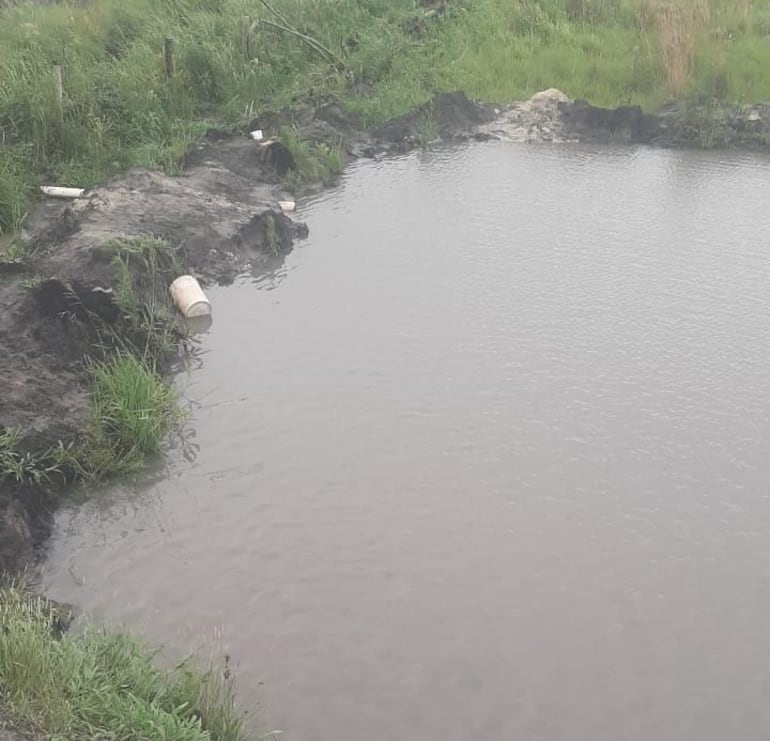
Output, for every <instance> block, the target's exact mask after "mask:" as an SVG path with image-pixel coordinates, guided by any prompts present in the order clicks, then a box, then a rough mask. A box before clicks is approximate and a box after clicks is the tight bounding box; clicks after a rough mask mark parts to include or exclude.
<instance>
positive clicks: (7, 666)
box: [0, 586, 246, 741]
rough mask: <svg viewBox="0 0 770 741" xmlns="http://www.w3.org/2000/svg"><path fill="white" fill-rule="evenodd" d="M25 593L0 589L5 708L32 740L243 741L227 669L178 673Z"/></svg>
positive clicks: (129, 641) (1, 701) (142, 648)
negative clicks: (72, 629) (69, 623)
mask: <svg viewBox="0 0 770 741" xmlns="http://www.w3.org/2000/svg"><path fill="white" fill-rule="evenodd" d="M61 623H62V616H61V614H60V610H57V609H56V608H54V607H53V606H52V605H51V604H50V603H48V602H47V601H46V600H43V599H41V598H39V597H35V596H33V595H30V594H29V593H28V592H26V591H25V590H24V589H21V588H18V587H13V586H10V587H3V588H0V628H1V629H0V706H2V707H3V709H4V718H3V719H4V720H11V721H14V720H15V721H18V722H19V724H20V726H21V727H23V728H24V730H28V731H29V732H31V733H33V734H34V735H35V737H37V736H41V737H45V738H60V739H85V738H105V739H106V738H112V739H118V738H143V739H165V740H166V741H243V740H244V739H245V738H246V731H245V728H244V718H243V715H242V714H241V713H239V712H238V710H237V709H236V706H235V700H234V686H233V678H232V676H231V673H230V669H229V666H228V665H227V662H226V663H225V667H224V668H223V669H219V670H217V669H215V668H214V666H213V664H212V665H210V666H209V668H208V670H206V671H199V670H197V669H196V668H195V667H194V666H193V664H192V662H190V661H189V660H188V661H185V662H182V663H181V664H179V665H178V666H176V668H174V669H173V670H171V671H161V670H160V669H158V668H157V666H156V664H155V659H156V654H157V652H156V651H153V650H151V649H150V648H148V647H147V646H146V645H144V644H143V643H141V642H140V641H137V640H135V639H133V638H131V637H130V636H127V635H110V634H108V633H106V632H104V631H101V630H96V629H95V628H93V627H86V628H85V629H84V630H82V631H78V633H77V634H76V635H71V634H67V633H64V634H62V632H63V630H62V624H61Z"/></svg>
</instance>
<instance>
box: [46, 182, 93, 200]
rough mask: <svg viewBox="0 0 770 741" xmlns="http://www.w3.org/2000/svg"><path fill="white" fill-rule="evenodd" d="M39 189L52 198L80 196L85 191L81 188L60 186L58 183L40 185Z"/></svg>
mask: <svg viewBox="0 0 770 741" xmlns="http://www.w3.org/2000/svg"><path fill="white" fill-rule="evenodd" d="M40 190H42V191H43V193H45V194H46V195H47V196H53V197H54V198H80V196H82V195H83V193H85V190H84V189H83V188H62V187H60V186H58V185H41V186H40Z"/></svg>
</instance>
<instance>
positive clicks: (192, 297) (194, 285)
mask: <svg viewBox="0 0 770 741" xmlns="http://www.w3.org/2000/svg"><path fill="white" fill-rule="evenodd" d="M168 290H169V292H170V293H171V299H172V301H173V302H174V303H175V304H176V307H177V308H178V309H179V311H181V312H182V314H183V315H184V316H185V317H187V319H194V318H196V317H201V316H210V315H211V304H210V303H209V300H208V299H207V298H206V294H205V293H203V289H202V288H201V286H200V283H198V281H197V280H196V279H195V278H194V277H193V276H192V275H180V276H179V277H178V278H177V279H176V280H175V281H174V282H173V283H172V284H171V285H170V286H169V288H168Z"/></svg>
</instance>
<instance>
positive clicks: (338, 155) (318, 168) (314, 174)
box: [280, 128, 345, 185]
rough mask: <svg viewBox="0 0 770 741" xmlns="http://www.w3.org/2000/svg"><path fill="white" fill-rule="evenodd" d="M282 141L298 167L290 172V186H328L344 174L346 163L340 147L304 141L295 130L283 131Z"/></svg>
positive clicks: (288, 178) (288, 179)
mask: <svg viewBox="0 0 770 741" xmlns="http://www.w3.org/2000/svg"><path fill="white" fill-rule="evenodd" d="M280 139H281V143H282V144H283V145H284V146H285V147H286V149H288V150H289V152H290V153H291V156H292V157H293V158H294V163H295V165H296V170H293V171H290V172H289V174H288V176H287V178H286V180H287V182H288V184H289V185H292V184H294V185H299V184H301V183H309V182H321V183H327V184H328V183H331V182H333V180H334V179H335V178H336V177H337V175H339V174H340V173H341V172H342V168H343V166H344V164H345V161H344V157H343V154H342V149H341V148H340V147H329V146H327V145H326V144H314V143H311V142H307V141H304V140H303V139H301V138H300V137H299V136H298V135H297V132H296V131H295V130H294V129H289V128H287V129H283V130H282V131H281V134H280Z"/></svg>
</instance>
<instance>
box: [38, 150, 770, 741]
mask: <svg viewBox="0 0 770 741" xmlns="http://www.w3.org/2000/svg"><path fill="white" fill-rule="evenodd" d="M769 186H770V169H769V168H768V164H767V162H766V161H764V160H758V159H755V158H748V157H734V156H727V155H693V154H685V153H673V152H655V151H648V150H642V149H623V150H612V151H606V150H601V151H597V150H591V149H585V148H579V147H572V146H554V147H537V146H532V147H526V146H517V145H501V144H497V145H492V144H486V145H473V146H470V147H465V148H460V149H447V150H439V151H436V152H431V153H422V154H415V155H413V156H409V157H405V158H402V159H397V160H393V161H389V162H385V163H379V164H375V163H362V164H360V165H358V166H356V167H354V168H352V169H351V170H350V171H349V173H348V174H347V175H346V177H345V180H344V182H343V184H342V185H341V187H340V188H338V189H336V190H334V191H332V192H330V193H327V194H324V195H322V196H320V197H318V198H316V199H314V200H312V201H310V202H306V203H304V204H300V212H299V214H298V216H297V218H299V219H302V220H305V221H307V222H308V224H309V226H310V229H311V237H310V239H309V240H308V241H307V242H305V243H303V244H302V245H301V247H300V248H299V249H297V250H295V252H294V253H292V254H291V255H290V256H289V257H288V258H287V259H286V261H285V263H282V264H281V265H280V267H279V268H278V269H277V272H276V273H275V274H273V275H270V276H268V277H266V278H264V280H262V281H261V282H259V281H258V282H257V285H255V284H254V280H253V279H252V278H251V277H249V278H247V279H244V280H243V281H239V282H237V283H236V285H234V286H232V287H229V288H226V289H213V290H209V298H210V299H211V302H212V305H213V311H214V315H215V318H216V321H215V322H214V324H213V326H212V327H211V328H210V329H209V330H208V331H207V333H206V334H204V335H202V336H201V337H199V342H200V352H199V353H198V354H197V355H196V358H195V361H196V362H194V363H193V364H191V366H190V369H189V371H187V372H186V373H183V374H181V375H180V379H179V383H180V387H181V388H182V389H183V390H184V394H185V396H186V398H187V399H188V400H189V403H190V405H191V410H192V416H193V424H192V426H191V430H192V432H191V433H190V437H189V438H188V439H186V440H185V442H184V443H183V444H180V445H178V446H177V448H176V449H175V450H174V451H172V453H171V456H170V459H169V466H168V467H169V470H168V472H167V475H166V476H165V477H164V478H163V479H162V480H157V481H152V482H151V483H149V484H148V485H147V486H146V487H144V488H139V489H136V488H134V489H132V488H129V487H127V486H122V487H118V488H117V489H116V490H115V491H114V492H112V493H111V494H110V495H109V496H106V497H101V498H99V499H96V500H94V501H91V502H89V503H88V504H86V505H85V506H82V507H80V508H73V509H71V510H65V511H63V512H62V513H61V514H60V516H59V519H58V523H59V524H58V528H57V532H56V534H55V536H54V539H53V542H52V544H51V550H50V558H49V561H48V564H47V567H46V573H45V577H44V578H45V583H46V586H47V588H48V591H49V593H50V595H51V596H52V597H54V598H59V599H64V600H67V601H72V602H75V603H77V604H79V605H81V606H83V607H85V608H87V609H89V610H92V611H93V612H94V613H95V614H96V616H97V617H99V618H102V619H105V620H108V621H111V622H115V623H122V624H125V625H127V626H129V627H130V628H132V629H135V630H141V631H143V632H144V634H145V635H146V636H147V637H148V638H149V639H150V640H153V641H160V642H163V643H165V644H166V645H168V646H169V647H170V648H171V650H172V651H176V652H180V653H181V652H184V651H186V650H188V649H190V648H192V647H198V646H200V645H201V643H204V642H207V641H211V640H213V639H214V637H215V638H216V642H215V644H214V645H215V647H216V648H217V650H221V651H222V652H224V651H228V652H229V653H231V654H232V655H233V657H234V659H235V660H236V661H237V662H238V663H239V669H238V677H239V687H240V696H241V699H242V700H243V701H244V702H246V703H247V704H250V705H251V706H254V705H255V704H256V703H260V704H261V715H262V717H263V719H264V721H265V723H267V724H269V725H270V726H271V727H279V728H282V729H284V731H285V735H286V737H287V738H291V739H319V740H321V741H323V740H325V739H330V740H331V739H334V740H335V741H336V739H338V738H339V737H340V736H346V737H350V738H354V739H359V738H365V739H391V738H410V737H416V738H428V739H438V738H441V739H450V740H451V739H457V741H467V739H470V738H477V737H478V738H486V739H521V740H527V741H529V740H538V741H539V740H542V741H553V740H554V739H585V740H586V741H589V740H590V741H617V740H618V739H624V740H626V741H631V740H637V739H638V740H639V741H641V740H642V739H644V740H645V741H648V740H649V739H656V740H657V741H682V740H683V739H693V740H696V739H697V741H724V739H727V738H738V739H741V740H742V741H754V740H755V739H756V740H757V741H758V740H759V739H763V740H764V739H765V738H766V737H767V732H768V729H769V728H770V702H768V697H767V692H766V687H767V684H768V680H769V679H770V670H768V668H767V667H768V660H767V656H768V655H770V653H769V652H770V631H768V630H767V628H766V625H765V622H766V621H765V614H766V613H767V611H768V609H770V576H769V575H770V545H768V544H769V543H770V532H769V531H770V496H769V494H770V490H768V486H767V482H768V473H770V423H769V416H768V409H770V391H768V381H767V379H768V375H769V374H768V371H769V370H770V368H769V366H770V344H769V343H768V341H769V340H770V311H769V309H770V306H768V304H769V303H770V301H769V300H768V297H769V296H770V292H769V291H768V285H770V280H769V279H770V275H769V272H770V257H768V249H767V240H766V236H765V235H766V234H767V233H768V228H767V227H768V224H767V223H766V222H767V221H768V219H769V218H770V217H767V216H766V215H765V214H766V209H765V193H766V192H767V189H768V187H769ZM264 289H270V290H264ZM73 575H74V576H73Z"/></svg>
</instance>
